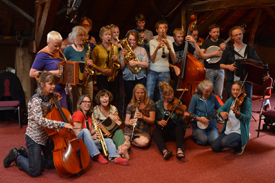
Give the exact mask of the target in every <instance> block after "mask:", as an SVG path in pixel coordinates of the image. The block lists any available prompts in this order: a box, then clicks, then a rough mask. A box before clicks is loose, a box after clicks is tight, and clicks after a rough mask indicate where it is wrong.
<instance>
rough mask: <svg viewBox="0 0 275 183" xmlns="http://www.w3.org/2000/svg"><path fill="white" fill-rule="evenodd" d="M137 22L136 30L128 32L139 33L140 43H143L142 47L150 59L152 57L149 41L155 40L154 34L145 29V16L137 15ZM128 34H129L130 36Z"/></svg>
mask: <svg viewBox="0 0 275 183" xmlns="http://www.w3.org/2000/svg"><path fill="white" fill-rule="evenodd" d="M135 20H136V25H137V27H136V28H135V29H132V30H129V31H128V32H130V31H136V32H138V33H139V36H140V43H141V45H140V46H141V47H143V48H145V50H146V52H147V54H148V57H150V52H149V41H150V40H152V39H154V38H153V32H152V31H150V30H148V29H146V28H145V24H146V19H145V16H144V15H143V14H138V15H136V17H135ZM128 32H127V34H128ZM127 34H126V36H127Z"/></svg>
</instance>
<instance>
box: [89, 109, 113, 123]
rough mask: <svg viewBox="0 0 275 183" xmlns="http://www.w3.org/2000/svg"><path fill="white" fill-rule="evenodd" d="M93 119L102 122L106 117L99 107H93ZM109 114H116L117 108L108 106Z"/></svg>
mask: <svg viewBox="0 0 275 183" xmlns="http://www.w3.org/2000/svg"><path fill="white" fill-rule="evenodd" d="M93 113H94V117H95V119H97V121H98V122H102V121H104V120H105V119H106V118H107V117H108V116H104V114H103V113H102V112H101V110H100V107H99V105H97V106H95V107H94V111H93ZM110 114H118V111H117V108H116V107H115V106H113V105H110Z"/></svg>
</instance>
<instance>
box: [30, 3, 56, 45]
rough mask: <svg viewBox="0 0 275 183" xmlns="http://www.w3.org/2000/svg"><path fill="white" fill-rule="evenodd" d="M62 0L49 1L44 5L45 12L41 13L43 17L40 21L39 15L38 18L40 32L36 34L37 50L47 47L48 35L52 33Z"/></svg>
mask: <svg viewBox="0 0 275 183" xmlns="http://www.w3.org/2000/svg"><path fill="white" fill-rule="evenodd" d="M60 2H61V0H49V1H47V2H46V3H45V5H44V10H43V12H42V11H41V14H42V17H41V20H40V21H39V15H36V16H38V23H39V28H38V31H37V32H36V33H35V38H36V39H35V40H36V45H37V49H38V50H40V49H42V48H43V47H44V46H45V45H46V41H47V34H48V33H49V32H50V31H52V28H53V25H54V21H55V17H56V13H57V10H58V8H59V5H60Z"/></svg>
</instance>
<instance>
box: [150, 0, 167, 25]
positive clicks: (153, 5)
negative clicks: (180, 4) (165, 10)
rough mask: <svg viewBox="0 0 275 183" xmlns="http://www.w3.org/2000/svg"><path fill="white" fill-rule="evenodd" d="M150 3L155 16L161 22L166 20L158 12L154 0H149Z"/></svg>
mask: <svg viewBox="0 0 275 183" xmlns="http://www.w3.org/2000/svg"><path fill="white" fill-rule="evenodd" d="M149 3H150V5H151V8H152V9H153V11H154V12H155V16H157V17H158V18H159V19H160V20H165V18H164V16H163V15H162V14H161V13H160V11H159V10H158V8H157V6H156V3H155V1H154V0H149ZM165 21H166V20H165Z"/></svg>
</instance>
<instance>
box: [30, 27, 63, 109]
mask: <svg viewBox="0 0 275 183" xmlns="http://www.w3.org/2000/svg"><path fill="white" fill-rule="evenodd" d="M61 45H62V36H61V35H60V33H59V32H57V31H51V32H49V33H48V35H47V46H45V47H44V48H43V49H42V50H40V51H39V52H38V53H37V55H36V57H35V60H34V62H33V65H32V68H31V70H30V73H29V75H30V77H31V78H36V77H37V74H38V73H39V72H41V71H44V70H46V71H49V72H50V73H52V74H53V75H54V76H55V77H57V78H59V77H60V76H61V75H62V71H61V70H59V69H58V68H57V64H58V63H60V62H62V61H64V60H65V56H64V54H63V53H62V51H61V49H60V48H61ZM55 92H56V93H59V94H60V95H61V97H62V99H61V100H60V101H59V105H60V106H61V107H64V108H66V109H68V104H67V97H66V93H65V85H62V84H56V88H55Z"/></svg>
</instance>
